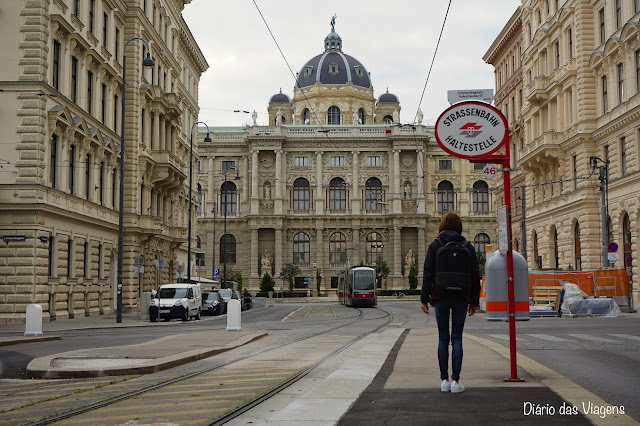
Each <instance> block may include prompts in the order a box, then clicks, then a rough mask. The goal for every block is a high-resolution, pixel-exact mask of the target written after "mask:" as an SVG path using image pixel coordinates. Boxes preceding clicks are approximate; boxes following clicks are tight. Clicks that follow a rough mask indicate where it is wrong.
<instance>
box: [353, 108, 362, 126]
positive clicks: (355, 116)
mask: <svg viewBox="0 0 640 426" xmlns="http://www.w3.org/2000/svg"><path fill="white" fill-rule="evenodd" d="M351 120H352V121H353V125H354V126H357V125H358V124H360V117H358V111H353V115H352V117H351Z"/></svg>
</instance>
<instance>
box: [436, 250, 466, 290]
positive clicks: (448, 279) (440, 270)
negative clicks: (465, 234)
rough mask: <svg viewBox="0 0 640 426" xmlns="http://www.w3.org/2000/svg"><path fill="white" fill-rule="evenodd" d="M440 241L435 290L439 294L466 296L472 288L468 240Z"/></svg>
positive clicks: (437, 252) (437, 254) (437, 253)
mask: <svg viewBox="0 0 640 426" xmlns="http://www.w3.org/2000/svg"><path fill="white" fill-rule="evenodd" d="M436 241H438V242H439V243H440V246H441V247H439V248H438V250H437V251H436V268H435V292H436V294H437V295H438V296H450V297H461V298H466V297H467V296H469V292H470V290H471V268H472V266H471V265H472V263H471V253H470V252H469V250H467V248H466V247H467V243H468V242H467V240H464V241H462V242H458V241H450V242H448V243H446V244H445V243H444V241H442V240H441V239H440V238H436Z"/></svg>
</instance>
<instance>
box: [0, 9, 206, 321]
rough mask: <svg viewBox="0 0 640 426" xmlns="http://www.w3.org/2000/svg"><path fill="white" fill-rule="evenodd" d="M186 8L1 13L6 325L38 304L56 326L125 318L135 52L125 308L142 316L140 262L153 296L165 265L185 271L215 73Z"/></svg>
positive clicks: (0, 193) (1, 280)
mask: <svg viewBox="0 0 640 426" xmlns="http://www.w3.org/2000/svg"><path fill="white" fill-rule="evenodd" d="M187 3H189V1H186V0H185V1H176V0H139V1H127V2H125V1H121V0H114V1H111V0H109V1H107V0H104V1H103V0H99V1H96V2H85V1H81V2H62V1H59V0H43V1H36V2H33V1H26V0H17V1H11V2H6V4H3V6H2V14H1V15H0V25H2V28H3V57H5V58H11V59H10V60H9V61H5V62H4V63H3V64H2V65H1V66H0V69H1V70H2V75H3V77H2V78H1V79H0V80H2V81H1V82H0V89H2V92H0V99H1V100H2V102H0V104H1V105H2V106H1V107H0V109H1V112H0V129H2V130H0V132H1V134H2V141H3V143H4V145H3V149H2V154H1V157H2V158H1V159H0V163H2V164H1V165H2V173H0V209H1V210H2V211H1V213H0V229H1V230H2V235H3V237H8V238H4V239H3V241H2V242H0V269H1V273H0V321H18V320H20V319H22V318H24V313H25V310H26V306H27V305H28V304H30V303H40V304H41V305H42V306H43V311H44V313H45V316H47V317H50V318H55V317H56V316H74V315H94V314H95V315H97V314H99V313H100V314H101V313H104V312H108V311H110V310H111V309H113V307H114V303H115V300H114V299H115V288H116V285H115V284H116V280H117V277H116V275H117V272H116V271H117V265H116V264H117V256H116V252H117V241H118V217H119V212H118V209H119V207H120V206H119V205H118V204H119V203H118V198H119V194H118V186H119V182H120V173H119V170H120V166H119V164H120V139H121V124H122V121H121V120H122V118H121V113H122V110H121V103H122V79H123V75H122V72H123V61H124V60H123V58H124V53H125V47H126V57H127V63H126V72H127V78H126V86H127V92H126V97H125V99H126V109H125V112H126V115H125V118H124V120H125V123H124V124H125V126H124V128H125V134H124V136H125V144H126V145H125V147H126V150H125V152H126V162H125V174H124V192H123V195H124V204H123V208H124V231H125V232H124V245H123V253H124V262H123V306H124V310H129V311H130V310H135V309H136V299H137V285H138V275H137V274H134V271H133V263H134V257H136V256H138V255H143V256H144V258H145V273H144V274H143V276H142V277H141V278H142V279H141V281H142V290H143V291H148V290H150V289H151V286H152V285H154V283H156V282H157V280H156V270H155V267H154V266H153V259H156V258H158V259H166V260H168V264H167V267H166V268H165V269H164V270H163V274H162V277H160V279H161V281H164V282H167V281H170V280H174V279H175V273H176V266H177V264H178V263H179V262H180V263H183V262H186V254H185V249H184V247H185V246H183V244H184V243H185V242H186V241H187V235H186V225H187V208H188V203H189V201H188V197H187V195H186V194H187V189H186V185H187V184H188V182H187V181H186V176H187V175H186V173H185V170H188V161H189V148H190V147H189V140H190V137H189V134H190V130H191V126H192V123H194V122H196V121H197V115H198V104H197V102H198V80H199V78H200V75H201V74H202V73H203V72H204V71H205V70H206V69H207V67H208V65H207V63H206V61H205V59H204V57H203V55H202V53H201V52H200V50H199V48H198V45H197V44H196V42H195V40H194V39H193V37H192V35H191V33H190V32H189V29H188V28H187V27H186V25H185V23H184V20H183V19H182V17H181V13H182V9H183V8H184V6H185V4H187ZM92 4H93V10H90V8H91V7H92V6H91V5H92ZM76 5H77V6H76ZM135 37H140V38H143V39H145V40H146V41H148V43H149V45H150V48H151V56H152V58H153V59H154V61H155V65H154V67H153V69H143V67H142V59H143V57H144V56H143V55H146V47H145V44H144V43H143V42H142V41H139V40H132V39H133V38H135ZM129 41H132V42H131V43H129ZM22 237H24V238H22Z"/></svg>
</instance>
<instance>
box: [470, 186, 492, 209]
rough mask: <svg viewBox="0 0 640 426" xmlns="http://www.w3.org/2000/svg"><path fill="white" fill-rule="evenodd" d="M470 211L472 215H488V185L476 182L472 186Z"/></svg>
mask: <svg viewBox="0 0 640 426" xmlns="http://www.w3.org/2000/svg"><path fill="white" fill-rule="evenodd" d="M471 211H473V212H474V213H489V185H487V183H486V182H485V181H483V180H479V181H476V182H475V183H474V184H473V193H472V194H471Z"/></svg>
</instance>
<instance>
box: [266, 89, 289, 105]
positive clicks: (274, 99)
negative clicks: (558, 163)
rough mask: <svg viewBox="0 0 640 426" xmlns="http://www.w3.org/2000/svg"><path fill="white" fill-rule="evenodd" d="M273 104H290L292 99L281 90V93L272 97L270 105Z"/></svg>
mask: <svg viewBox="0 0 640 426" xmlns="http://www.w3.org/2000/svg"><path fill="white" fill-rule="evenodd" d="M272 102H283V103H288V102H291V99H289V96H287V95H285V94H284V93H282V89H280V93H276V94H275V95H273V96H272V97H271V99H269V103H272Z"/></svg>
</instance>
